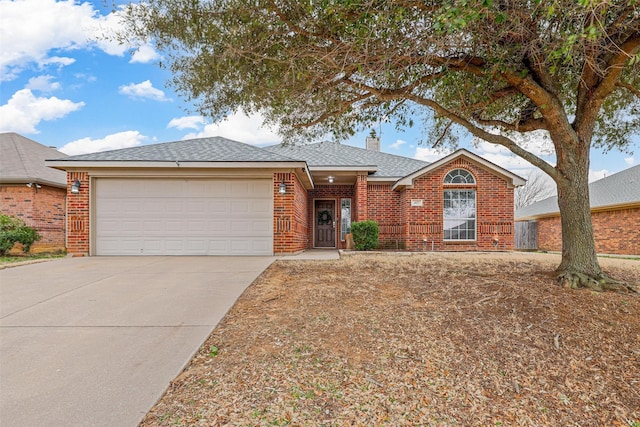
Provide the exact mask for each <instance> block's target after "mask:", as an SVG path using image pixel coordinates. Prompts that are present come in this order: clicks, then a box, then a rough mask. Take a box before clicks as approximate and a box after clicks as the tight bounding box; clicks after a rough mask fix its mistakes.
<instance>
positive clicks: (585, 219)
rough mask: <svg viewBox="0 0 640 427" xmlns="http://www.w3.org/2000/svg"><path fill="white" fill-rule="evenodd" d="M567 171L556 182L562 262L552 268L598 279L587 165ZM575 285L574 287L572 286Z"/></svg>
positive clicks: (599, 270)
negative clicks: (555, 267) (563, 176)
mask: <svg viewBox="0 0 640 427" xmlns="http://www.w3.org/2000/svg"><path fill="white" fill-rule="evenodd" d="M574 168H575V169H578V170H575V171H571V172H569V171H567V172H568V173H566V174H565V176H566V177H567V179H563V180H560V182H558V207H559V208H560V222H561V225H562V262H561V263H560V266H559V267H558V269H557V270H556V273H557V274H558V277H564V276H567V275H569V276H570V275H574V274H576V273H580V274H583V275H586V276H589V277H592V278H596V279H597V278H600V276H601V275H602V269H601V268H600V264H599V263H598V257H597V256H596V249H595V240H594V235H593V227H592V225H591V208H590V206H589V182H588V175H589V170H588V167H587V168H586V170H579V169H583V168H581V167H580V166H578V165H575V167H574ZM572 287H576V286H572Z"/></svg>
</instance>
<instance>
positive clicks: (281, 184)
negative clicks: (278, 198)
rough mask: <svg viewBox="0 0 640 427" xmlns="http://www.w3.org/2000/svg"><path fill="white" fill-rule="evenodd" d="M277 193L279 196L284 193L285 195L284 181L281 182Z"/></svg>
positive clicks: (285, 185)
mask: <svg viewBox="0 0 640 427" xmlns="http://www.w3.org/2000/svg"><path fill="white" fill-rule="evenodd" d="M278 192H279V193H280V194H286V193H287V184H285V182H284V181H282V182H281V183H280V186H279V187H278Z"/></svg>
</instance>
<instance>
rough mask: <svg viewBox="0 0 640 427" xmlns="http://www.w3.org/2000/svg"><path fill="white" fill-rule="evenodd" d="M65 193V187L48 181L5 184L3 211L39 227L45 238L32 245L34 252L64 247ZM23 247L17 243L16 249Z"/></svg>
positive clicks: (1, 197) (1, 201)
mask: <svg viewBox="0 0 640 427" xmlns="http://www.w3.org/2000/svg"><path fill="white" fill-rule="evenodd" d="M65 195H66V191H65V189H63V188H57V187H50V186H48V185H41V187H40V188H36V186H35V185H33V186H32V187H31V188H29V187H27V186H26V184H18V185H2V186H0V212H2V213H4V214H6V215H11V216H15V217H18V218H20V219H22V220H23V221H24V222H25V223H26V224H27V225H29V226H30V227H33V228H35V229H36V230H38V233H40V235H41V236H42V238H41V239H40V240H39V241H37V242H35V243H34V244H33V246H31V252H32V253H45V252H60V251H64V250H65ZM16 246H19V245H16ZM20 251H21V249H20V248H18V247H16V248H15V249H14V252H20Z"/></svg>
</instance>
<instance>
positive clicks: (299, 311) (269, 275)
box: [142, 253, 640, 427]
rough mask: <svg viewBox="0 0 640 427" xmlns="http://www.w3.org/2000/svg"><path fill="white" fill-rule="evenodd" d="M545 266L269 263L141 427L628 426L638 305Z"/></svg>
mask: <svg viewBox="0 0 640 427" xmlns="http://www.w3.org/2000/svg"><path fill="white" fill-rule="evenodd" d="M558 261H559V257H558V256H554V255H542V254H522V253H505V254H442V253H436V254H425V255H413V256H389V255H367V254H365V255H352V256H348V257H344V258H343V259H342V260H339V261H277V262H276V263H274V264H273V265H272V266H271V267H270V268H269V269H268V270H267V271H266V272H265V273H264V274H263V275H262V276H261V277H259V278H258V279H257V280H256V282H254V283H253V284H252V285H251V286H250V287H249V289H247V291H246V292H245V293H244V295H243V296H242V297H241V298H240V300H239V301H238V302H237V303H236V305H235V306H234V307H233V308H232V309H231V311H230V312H229V313H228V314H227V316H226V317H225V318H224V320H223V321H222V322H221V324H220V325H219V326H218V327H217V328H216V329H215V331H214V332H213V333H212V335H211V336H210V337H209V339H208V340H207V341H206V343H205V344H204V345H203V346H202V348H201V349H200V350H199V351H198V352H197V354H196V356H195V357H194V359H193V360H192V361H191V363H190V364H189V365H188V367H187V368H186V369H185V371H184V372H183V373H182V374H181V375H180V376H179V377H178V378H177V379H176V380H175V381H174V382H173V383H172V384H171V386H170V387H169V389H168V391H167V393H166V394H165V395H164V397H163V398H162V399H161V401H160V402H159V403H158V404H157V405H156V406H155V407H154V408H153V409H152V410H151V411H150V412H149V413H148V414H147V416H146V418H145V419H144V421H143V422H142V425H143V426H152V425H212V426H216V425H242V426H247V425H301V426H320V425H326V426H347V425H362V426H376V425H388V426H399V425H423V426H453V425H458V426H498V425H503V426H516V425H517V426H560V425H562V426H619V427H622V426H626V427H628V426H633V427H640V391H639V390H640V296H638V295H637V294H614V293H595V292H591V291H586V290H581V291H571V290H567V289H562V288H560V287H558V286H556V285H555V284H554V282H553V279H552V277H551V275H550V272H551V271H552V270H553V269H554V268H555V266H556V265H557V263H558ZM602 265H603V267H604V268H605V270H606V271H607V272H609V273H610V274H612V275H613V276H614V277H616V278H618V279H624V280H626V281H628V282H630V283H632V284H635V285H636V286H638V284H640V261H639V260H620V259H602Z"/></svg>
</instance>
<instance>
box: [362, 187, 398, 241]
mask: <svg viewBox="0 0 640 427" xmlns="http://www.w3.org/2000/svg"><path fill="white" fill-rule="evenodd" d="M392 187H393V186H392V185H391V184H377V183H370V184H369V186H368V189H367V193H368V195H369V198H368V200H367V210H368V213H369V219H370V220H372V221H375V222H377V223H378V246H379V248H380V249H404V248H405V236H404V233H405V224H404V222H403V220H402V218H403V215H402V212H403V211H402V210H401V209H399V207H400V206H401V203H403V201H402V200H403V197H402V193H401V192H398V191H394V190H393V189H392Z"/></svg>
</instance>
